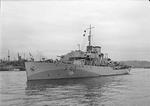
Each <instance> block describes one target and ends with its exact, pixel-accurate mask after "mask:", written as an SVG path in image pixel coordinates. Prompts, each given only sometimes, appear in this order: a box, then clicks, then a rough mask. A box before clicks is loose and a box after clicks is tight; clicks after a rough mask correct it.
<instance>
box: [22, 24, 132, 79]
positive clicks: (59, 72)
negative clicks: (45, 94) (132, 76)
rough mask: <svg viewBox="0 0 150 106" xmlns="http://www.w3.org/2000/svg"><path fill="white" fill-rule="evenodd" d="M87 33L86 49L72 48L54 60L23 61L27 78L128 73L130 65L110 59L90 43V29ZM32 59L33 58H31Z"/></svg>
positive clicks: (80, 76) (58, 77) (60, 77)
mask: <svg viewBox="0 0 150 106" xmlns="http://www.w3.org/2000/svg"><path fill="white" fill-rule="evenodd" d="M92 28H94V27H91V25H90V27H89V28H87V29H85V30H84V35H83V36H85V34H87V33H88V45H87V46H86V51H81V50H80V49H79V50H74V51H71V52H69V53H67V54H65V55H62V56H60V59H59V60H56V61H53V60H51V61H42V62H41V61H28V62H25V68H26V74H27V80H28V81H29V80H41V79H63V78H85V77H99V76H110V75H123V74H129V72H130V70H131V67H130V66H127V65H124V64H121V63H119V62H116V61H112V60H111V59H110V58H108V56H105V55H104V54H103V53H102V52H101V47H100V46H93V45H91V29H92ZM32 60H33V59H32Z"/></svg>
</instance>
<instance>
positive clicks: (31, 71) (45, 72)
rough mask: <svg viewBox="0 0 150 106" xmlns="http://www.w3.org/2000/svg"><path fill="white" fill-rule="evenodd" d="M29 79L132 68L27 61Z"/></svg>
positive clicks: (95, 74)
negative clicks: (116, 68)
mask: <svg viewBox="0 0 150 106" xmlns="http://www.w3.org/2000/svg"><path fill="white" fill-rule="evenodd" d="M25 67H26V73H27V80H41V79H61V78H84V77H98V76H108V75H122V74H129V72H130V69H118V70H115V69H113V68H112V67H108V66H106V67H104V66H89V65H73V64H63V63H46V62H26V63H25Z"/></svg>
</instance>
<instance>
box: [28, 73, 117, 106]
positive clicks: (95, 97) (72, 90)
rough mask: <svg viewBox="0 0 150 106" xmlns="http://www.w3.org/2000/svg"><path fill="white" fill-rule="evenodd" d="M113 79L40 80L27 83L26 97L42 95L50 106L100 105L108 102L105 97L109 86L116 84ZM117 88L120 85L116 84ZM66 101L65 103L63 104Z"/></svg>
mask: <svg viewBox="0 0 150 106" xmlns="http://www.w3.org/2000/svg"><path fill="white" fill-rule="evenodd" d="M114 78H115V77H114V76H113V77H96V78H81V79H61V80H40V81H28V82H27V88H26V95H28V96H31V95H42V97H43V98H44V97H45V98H47V101H49V103H50V104H51V102H50V101H52V102H53V103H54V101H55V103H54V104H57V105H61V103H62V102H63V104H64V103H65V104H66V105H69V104H72V105H73V104H74V105H79V104H86V105H91V106H93V105H94V106H95V105H100V103H101V102H102V103H103V102H105V101H107V100H110V99H111V98H108V97H105V95H106V91H108V89H109V86H111V85H113V84H115V83H113V82H115V81H116V82H118V80H119V79H118V80H115V79H114ZM117 84H118V85H116V86H119V85H120V83H117ZM65 101H66V102H65Z"/></svg>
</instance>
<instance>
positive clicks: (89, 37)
mask: <svg viewBox="0 0 150 106" xmlns="http://www.w3.org/2000/svg"><path fill="white" fill-rule="evenodd" d="M93 28H94V27H91V24H90V27H89V28H87V29H89V36H88V41H89V46H91V36H92V35H91V33H92V31H91V29H93Z"/></svg>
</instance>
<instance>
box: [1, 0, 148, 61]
mask: <svg viewBox="0 0 150 106" xmlns="http://www.w3.org/2000/svg"><path fill="white" fill-rule="evenodd" d="M1 18H2V21H1V23H2V24H1V41H0V42H1V43H0V47H1V48H0V49H1V58H3V57H6V56H7V52H8V50H9V51H10V54H11V58H12V59H14V57H16V56H17V52H19V53H20V54H21V55H23V54H24V53H25V55H26V57H27V56H29V52H31V53H32V54H33V55H34V56H35V57H36V58H39V57H40V56H45V57H47V58H55V57H56V56H57V55H62V54H65V53H67V52H69V51H71V50H76V49H78V46H77V44H80V45H81V49H82V50H85V46H86V45H87V35H86V36H85V37H83V31H84V29H85V28H87V27H89V25H90V24H92V26H94V27H95V28H94V29H93V30H92V35H93V38H92V41H93V42H92V44H93V45H100V46H101V47H102V51H103V52H104V53H108V55H109V57H110V58H112V59H113V60H150V2H148V0H112V1H111V0H81V1H80V0H71V1H69V0H62V1H58V0H51V1H48V0H44V1H40V0H32V1H28V0H27V1H24V0H21V1H18V0H16V1H2V2H1Z"/></svg>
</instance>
